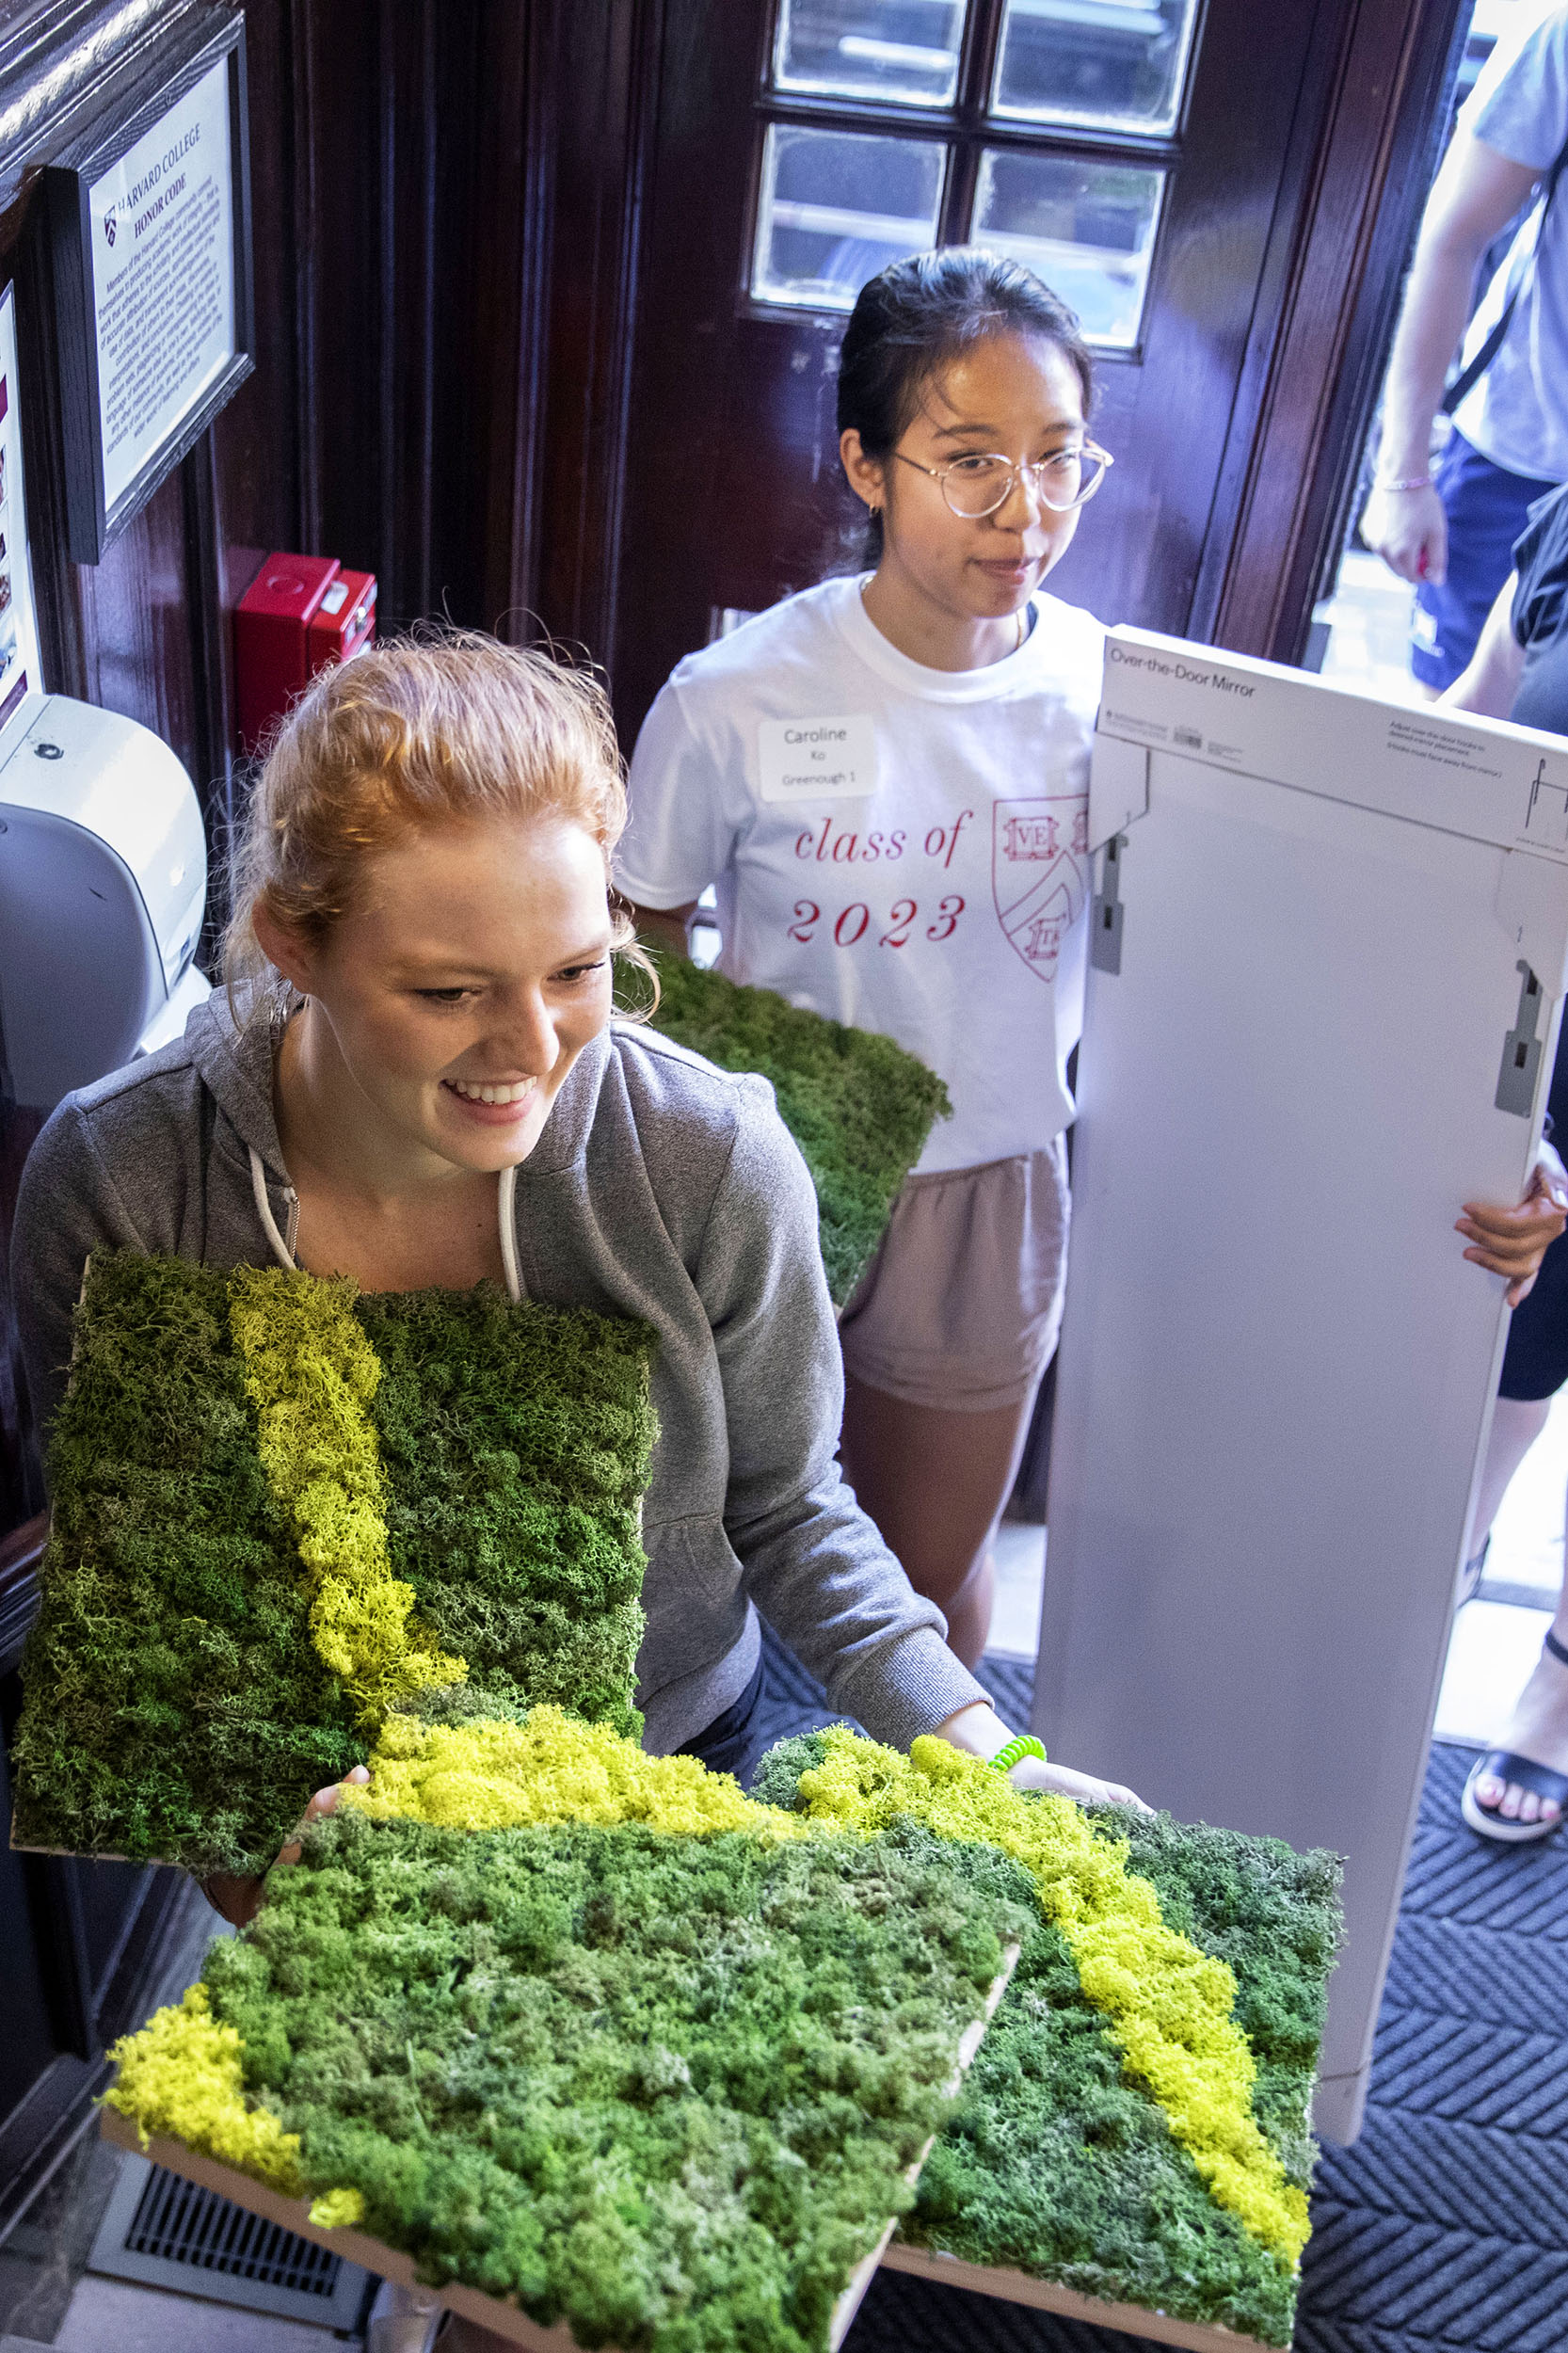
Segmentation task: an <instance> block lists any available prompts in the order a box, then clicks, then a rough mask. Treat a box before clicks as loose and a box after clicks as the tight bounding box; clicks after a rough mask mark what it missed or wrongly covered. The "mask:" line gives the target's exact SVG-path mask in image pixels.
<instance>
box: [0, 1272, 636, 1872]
mask: <svg viewBox="0 0 1568 2353" xmlns="http://www.w3.org/2000/svg"><path fill="white" fill-rule="evenodd" d="M283 1279H284V1280H285V1281H286V1284H287V1286H288V1288H289V1289H290V1291H291V1293H292V1291H293V1290H294V1289H303V1290H304V1291H306V1292H310V1291H311V1290H312V1288H313V1289H314V1290H316V1291H319V1292H321V1293H323V1294H325V1293H326V1292H327V1291H328V1289H332V1288H333V1287H330V1286H327V1285H316V1284H313V1278H312V1277H310V1276H308V1275H299V1276H291V1277H287V1278H283ZM339 1288H341V1287H339ZM251 1289H255V1287H254V1286H252V1287H251ZM231 1290H232V1286H231V1282H230V1278H229V1277H228V1276H227V1275H226V1274H224V1273H221V1272H217V1271H215V1270H212V1269H210V1268H204V1267H199V1266H190V1265H187V1264H185V1263H184V1261H181V1260H174V1259H164V1258H156V1257H140V1256H138V1255H136V1254H134V1253H131V1252H120V1253H116V1252H107V1253H104V1254H101V1255H99V1256H96V1257H94V1259H93V1261H92V1264H91V1267H90V1269H89V1272H88V1282H87V1286H86V1293H85V1298H84V1302H83V1305H81V1307H80V1308H79V1309H78V1311H77V1316H76V1326H75V1354H74V1360H73V1365H72V1378H71V1384H70V1387H69V1389H68V1392H67V1396H66V1399H65V1401H64V1404H63V1405H62V1407H61V1409H60V1412H59V1415H58V1417H57V1418H56V1426H55V1430H54V1432H53V1433H52V1439H51V1448H50V1493H51V1496H52V1497H53V1506H54V1532H53V1537H52V1541H51V1544H50V1546H49V1550H48V1553H47V1556H46V1558H45V1561H44V1564H43V1575H42V1586H43V1606H42V1613H41V1616H40V1622H39V1625H38V1626H37V1627H36V1628H35V1631H34V1633H33V1635H32V1637H31V1639H30V1641H29V1643H28V1647H27V1653H26V1657H25V1659H24V1673H23V1680H24V1695H25V1705H24V1713H23V1718H22V1724H21V1730H20V1733H19V1737H18V1743H17V1758H16V1779H17V1799H16V1835H17V1838H18V1839H19V1841H21V1842H22V1843H24V1844H27V1845H36V1846H46V1847H57V1848H62V1849H70V1850H72V1851H74V1852H78V1853H86V1854H94V1853H99V1854H121V1855H126V1856H130V1857H132V1858H134V1859H136V1860H146V1861H152V1860H158V1861H164V1862H172V1863H182V1864H184V1865H186V1866H187V1867H188V1868H190V1869H192V1870H198V1871H208V1870H219V1869H222V1870H259V1869H263V1868H264V1867H265V1865H267V1864H268V1863H270V1861H271V1859H272V1857H273V1855H274V1854H275V1853H276V1852H277V1850H278V1848H279V1846H280V1844H281V1842H282V1841H283V1839H285V1838H286V1837H287V1836H288V1835H289V1833H290V1832H291V1831H292V1829H293V1827H294V1825H295V1824H296V1821H297V1819H298V1817H299V1815H300V1813H301V1811H302V1809H303V1807H304V1805H305V1803H306V1802H307V1801H308V1799H309V1797H310V1795H311V1792H312V1790H313V1789H316V1788H318V1787H320V1786H322V1785H324V1784H325V1783H327V1782H329V1781H335V1780H337V1779H339V1778H340V1777H341V1776H342V1775H343V1774H344V1772H346V1771H347V1769H349V1767H350V1766H352V1765H354V1764H358V1763H362V1762H363V1761H364V1758H365V1756H366V1754H367V1753H368V1745H369V1742H370V1741H371V1740H372V1739H373V1738H374V1734H375V1725H374V1724H373V1723H368V1722H366V1721H364V1720H363V1696H364V1695H363V1693H362V1691H356V1693H355V1694H354V1695H352V1696H351V1694H350V1693H349V1692H348V1691H347V1690H345V1689H344V1685H343V1683H342V1682H340V1680H339V1677H338V1676H337V1675H336V1674H334V1673H331V1672H329V1670H328V1667H327V1666H326V1665H325V1664H324V1663H323V1661H322V1659H321V1658H320V1657H318V1655H317V1653H316V1650H315V1648H314V1647H313V1645H312V1622H311V1621H312V1593H314V1592H315V1591H316V1590H317V1589H318V1588H319V1583H320V1576H321V1564H320V1563H317V1564H316V1565H315V1567H314V1568H313V1569H312V1570H311V1571H307V1568H306V1566H305V1563H304V1562H303V1561H302V1560H301V1558H300V1556H299V1553H298V1551H297V1549H296V1545H297V1541H298V1534H299V1531H298V1529H297V1528H296V1526H295V1525H294V1518H295V1517H296V1516H297V1515H296V1514H292V1515H291V1513H290V1511H289V1509H288V1507H287V1505H286V1502H280V1500H279V1498H278V1497H277V1496H276V1495H275V1494H274V1492H273V1489H272V1487H271V1486H270V1485H269V1482H268V1479H267V1476H266V1474H265V1470H264V1463H263V1459H262V1454H261V1452H260V1450H259V1449H258V1442H257V1440H258V1432H257V1408H256V1403H255V1401H254V1398H253V1396H252V1395H250V1394H248V1387H247V1367H246V1362H245V1359H244V1357H243V1356H242V1355H241V1353H240V1352H239V1350H238V1349H237V1347H236V1345H235V1340H234V1337H233V1334H232V1329H231V1307H232V1297H231ZM352 1305H353V1314H354V1316H355V1317H356V1319H357V1320H358V1323H359V1327H360V1330H362V1332H363V1333H364V1335H365V1337H366V1338H367V1339H368V1341H369V1343H370V1346H371V1348H372V1349H373V1350H374V1351H375V1352H376V1355H377V1357H378V1359H379V1362H380V1367H381V1369H380V1375H379V1378H378V1379H377V1380H376V1383H375V1385H374V1394H373V1396H372V1397H371V1398H370V1399H369V1400H368V1401H367V1403H366V1408H365V1410H367V1411H368V1412H369V1414H370V1417H371V1425H372V1427H373V1432H374V1441H375V1444H376V1446H377V1447H378V1449H379V1455H380V1461H379V1466H378V1476H379V1483H378V1485H377V1487H376V1500H377V1503H378V1506H379V1508H380V1510H381V1511H382V1512H383V1513H384V1516H385V1523H386V1538H387V1553H388V1557H389V1559H390V1562H391V1566H392V1571H393V1573H394V1574H395V1576H396V1577H398V1578H400V1579H403V1580H406V1582H407V1584H408V1586H411V1587H412V1589H413V1592H414V1596H415V1601H416V1604H417V1609H418V1614H419V1621H420V1622H421V1624H423V1625H424V1626H425V1627H427V1628H428V1629H430V1630H431V1631H432V1632H433V1635H434V1637H435V1638H436V1639H438V1640H439V1641H440V1645H441V1648H442V1650H443V1651H444V1652H446V1653H448V1654H452V1655H455V1656H456V1657H458V1658H461V1659H462V1660H464V1661H465V1662H466V1666H467V1675H466V1683H465V1687H463V1697H462V1699H461V1700H458V1698H457V1696H456V1692H454V1693H452V1694H450V1695H438V1694H431V1695H427V1698H426V1702H425V1705H429V1706H432V1707H434V1708H435V1709H436V1710H437V1712H440V1709H441V1707H443V1706H446V1707H453V1706H456V1708H457V1709H458V1711H459V1712H461V1713H472V1712H473V1711H474V1710H475V1708H478V1709H481V1710H482V1709H483V1708H484V1706H485V1705H487V1704H489V1705H492V1706H493V1707H494V1709H495V1710H497V1711H499V1712H502V1713H504V1712H506V1711H507V1710H509V1709H510V1710H516V1709H519V1708H523V1707H527V1706H531V1705H536V1703H538V1702H540V1701H543V1700H552V1701H555V1702H557V1703H558V1704H559V1705H562V1706H566V1707H568V1708H570V1709H571V1710H572V1711H573V1712H575V1713H577V1714H579V1715H582V1716H584V1717H587V1718H589V1719H590V1720H592V1721H601V1722H605V1723H608V1724H610V1725H612V1726H613V1727H614V1728H615V1729H616V1731H618V1732H623V1733H633V1734H634V1733H635V1731H636V1729H637V1728H638V1722H639V1720H638V1718H637V1715H636V1711H635V1709H634V1707H633V1706H632V1692H633V1689H634V1663H635V1658H636V1653H637V1647H638V1643H639V1641H640V1640H641V1634H642V1625H643V1617H642V1608H641V1603H640V1601H639V1599H638V1593H639V1589H640V1585H641V1580H642V1576H643V1571H644V1567H645V1559H644V1555H643V1551H642V1547H641V1544H640V1542H639V1539H638V1506H639V1498H640V1497H641V1494H642V1490H643V1488H644V1486H645V1485H646V1483H647V1480H648V1465H649V1460H650V1456H651V1449H652V1443H653V1437H654V1431H655V1424H654V1417H653V1413H652V1408H651V1406H650V1404H649V1401H648V1382H649V1372H650V1367H651V1359H652V1351H653V1345H654V1343H653V1337H652V1335H651V1333H650V1332H649V1331H648V1329H647V1328H646V1327H645V1326H644V1325H642V1324H639V1323H633V1322H632V1321H627V1320H622V1319H616V1318H612V1317H605V1316H599V1315H594V1314H592V1313H590V1312H588V1311H587V1310H580V1309H565V1308H557V1307H550V1306H545V1305H538V1304H536V1303H531V1302H524V1303H522V1304H520V1305H513V1304H512V1303H511V1302H509V1301H507V1300H506V1299H505V1298H504V1297H503V1296H502V1295H501V1294H500V1293H499V1292H497V1291H496V1290H495V1289H493V1287H490V1286H484V1285H482V1286H480V1287H479V1289H476V1290H474V1291H472V1292H448V1291H416V1292H408V1293H401V1294H396V1295H391V1296H387V1297H379V1298H373V1297H366V1296H360V1297H357V1298H355V1299H354V1300H353V1303H352ZM331 1434H332V1433H328V1432H327V1431H326V1430H325V1429H324V1431H323V1445H324V1448H326V1447H327V1440H328V1436H330V1435H331ZM340 1434H341V1433H340ZM327 1451H328V1453H330V1452H331V1451H332V1449H330V1448H327ZM338 1451H341V1448H339V1449H338ZM324 1459H325V1456H324ZM333 1459H334V1460H335V1459H336V1457H335V1454H334V1455H333ZM356 1700H357V1701H358V1703H359V1705H356Z"/></svg>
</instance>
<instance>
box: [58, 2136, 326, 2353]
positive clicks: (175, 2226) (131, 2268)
mask: <svg viewBox="0 0 1568 2353" xmlns="http://www.w3.org/2000/svg"><path fill="white" fill-rule="evenodd" d="M88 2270H89V2271H98V2272H103V2273H104V2274H106V2275H107V2276H108V2277H109V2278H111V2279H116V2280H136V2281H139V2282H141V2283H142V2284H143V2285H144V2286H147V2287H159V2288H168V2289H173V2290H174V2291H176V2292H177V2293H179V2294H182V2295H185V2296H201V2297H208V2298H209V2299H211V2300H212V2301H215V2302H217V2303H222V2304H238V2305H241V2306H243V2307H244V2308H245V2309H246V2310H247V2311H248V2312H254V2313H276V2314H277V2315H278V2317H279V2318H280V2319H288V2320H305V2321H313V2322H314V2323H315V2324H316V2326H317V2327H318V2328H322V2329H340V2330H343V2329H352V2328H353V2327H354V2325H355V2322H356V2319H357V2318H358V2315H359V2312H360V2301H361V2297H362V2295H363V2290H364V2285H365V2276H366V2275H365V2274H364V2272H362V2271H361V2270H360V2268H359V2266H358V2265H355V2264H348V2263H344V2261H343V2259H342V2258H341V2256H337V2255H332V2254H328V2251H327V2249H326V2248H324V2247H317V2246H315V2245H314V2244H313V2243H312V2241H311V2240H310V2239H304V2238H296V2236H295V2234H294V2233H293V2232H292V2231H284V2230H280V2228H279V2226H278V2224H277V2223H275V2222H265V2221H264V2220H263V2219H262V2217H260V2216H259V2215H253V2214H247V2213H246V2211H245V2209H244V2208H243V2207H242V2206H232V2205H231V2204H230V2203H229V2201H228V2200H227V2199H226V2198H219V2197H217V2196H216V2194H215V2193H214V2192H213V2191H212V2190H210V2189H198V2188H197V2187H196V2185H194V2184H193V2183H191V2182H184V2181H182V2180H181V2179H180V2176H179V2175H178V2174H177V2173H167V2172H166V2171H165V2170H164V2169H163V2167H162V2166H161V2165H152V2164H150V2163H149V2162H148V2160H147V2159H146V2158H145V2157H138V2156H127V2157H126V2159H125V2161H124V2164H123V2166H122V2168H121V2170H120V2180H119V2182H118V2183H117V2184H116V2185H115V2190H114V2195H113V2197H112V2198H111V2199H110V2201H109V2204H108V2208H107V2211H106V2212H105V2214H104V2220H103V2222H102V2224H101V2226H100V2228H99V2232H98V2236H97V2238H96V2239H95V2240H94V2242H93V2249H92V2254H91V2256H90V2257H89V2259H88Z"/></svg>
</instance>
